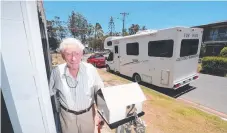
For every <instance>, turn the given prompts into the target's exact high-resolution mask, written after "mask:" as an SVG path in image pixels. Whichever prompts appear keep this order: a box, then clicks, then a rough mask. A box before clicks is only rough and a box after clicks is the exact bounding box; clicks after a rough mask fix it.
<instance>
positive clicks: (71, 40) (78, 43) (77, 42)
mask: <svg viewBox="0 0 227 133" xmlns="http://www.w3.org/2000/svg"><path fill="white" fill-rule="evenodd" d="M67 45H74V46H76V47H78V48H79V49H80V50H81V51H83V50H84V45H83V44H82V43H81V41H80V40H78V39H76V38H66V39H63V41H62V42H61V44H60V47H59V51H60V52H62V51H63V50H64V49H65V47H66V46H67Z"/></svg>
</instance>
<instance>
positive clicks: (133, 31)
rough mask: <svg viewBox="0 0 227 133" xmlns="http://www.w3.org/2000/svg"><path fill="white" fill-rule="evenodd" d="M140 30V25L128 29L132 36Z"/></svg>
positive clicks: (133, 25)
mask: <svg viewBox="0 0 227 133" xmlns="http://www.w3.org/2000/svg"><path fill="white" fill-rule="evenodd" d="M139 29H140V26H139V25H138V24H132V25H131V26H130V27H129V28H128V31H129V34H130V35H133V34H136V32H138V31H139Z"/></svg>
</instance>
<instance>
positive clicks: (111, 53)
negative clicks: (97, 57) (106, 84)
mask: <svg viewBox="0 0 227 133" xmlns="http://www.w3.org/2000/svg"><path fill="white" fill-rule="evenodd" d="M107 61H113V52H110V54H109V56H108V58H107Z"/></svg>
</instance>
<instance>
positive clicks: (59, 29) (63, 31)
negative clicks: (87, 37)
mask: <svg viewBox="0 0 227 133" xmlns="http://www.w3.org/2000/svg"><path fill="white" fill-rule="evenodd" d="M52 22H53V26H54V27H55V29H56V34H57V37H58V38H59V39H60V40H62V39H63V38H65V37H66V36H67V34H68V31H67V28H66V27H65V24H66V22H64V21H61V20H60V17H57V16H55V17H54V20H52Z"/></svg>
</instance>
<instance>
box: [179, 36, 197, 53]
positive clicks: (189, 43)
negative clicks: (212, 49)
mask: <svg viewBox="0 0 227 133" xmlns="http://www.w3.org/2000/svg"><path fill="white" fill-rule="evenodd" d="M198 45H199V39H183V40H182V41H181V49H180V57H184V56H189V55H195V54H197V51H198Z"/></svg>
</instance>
